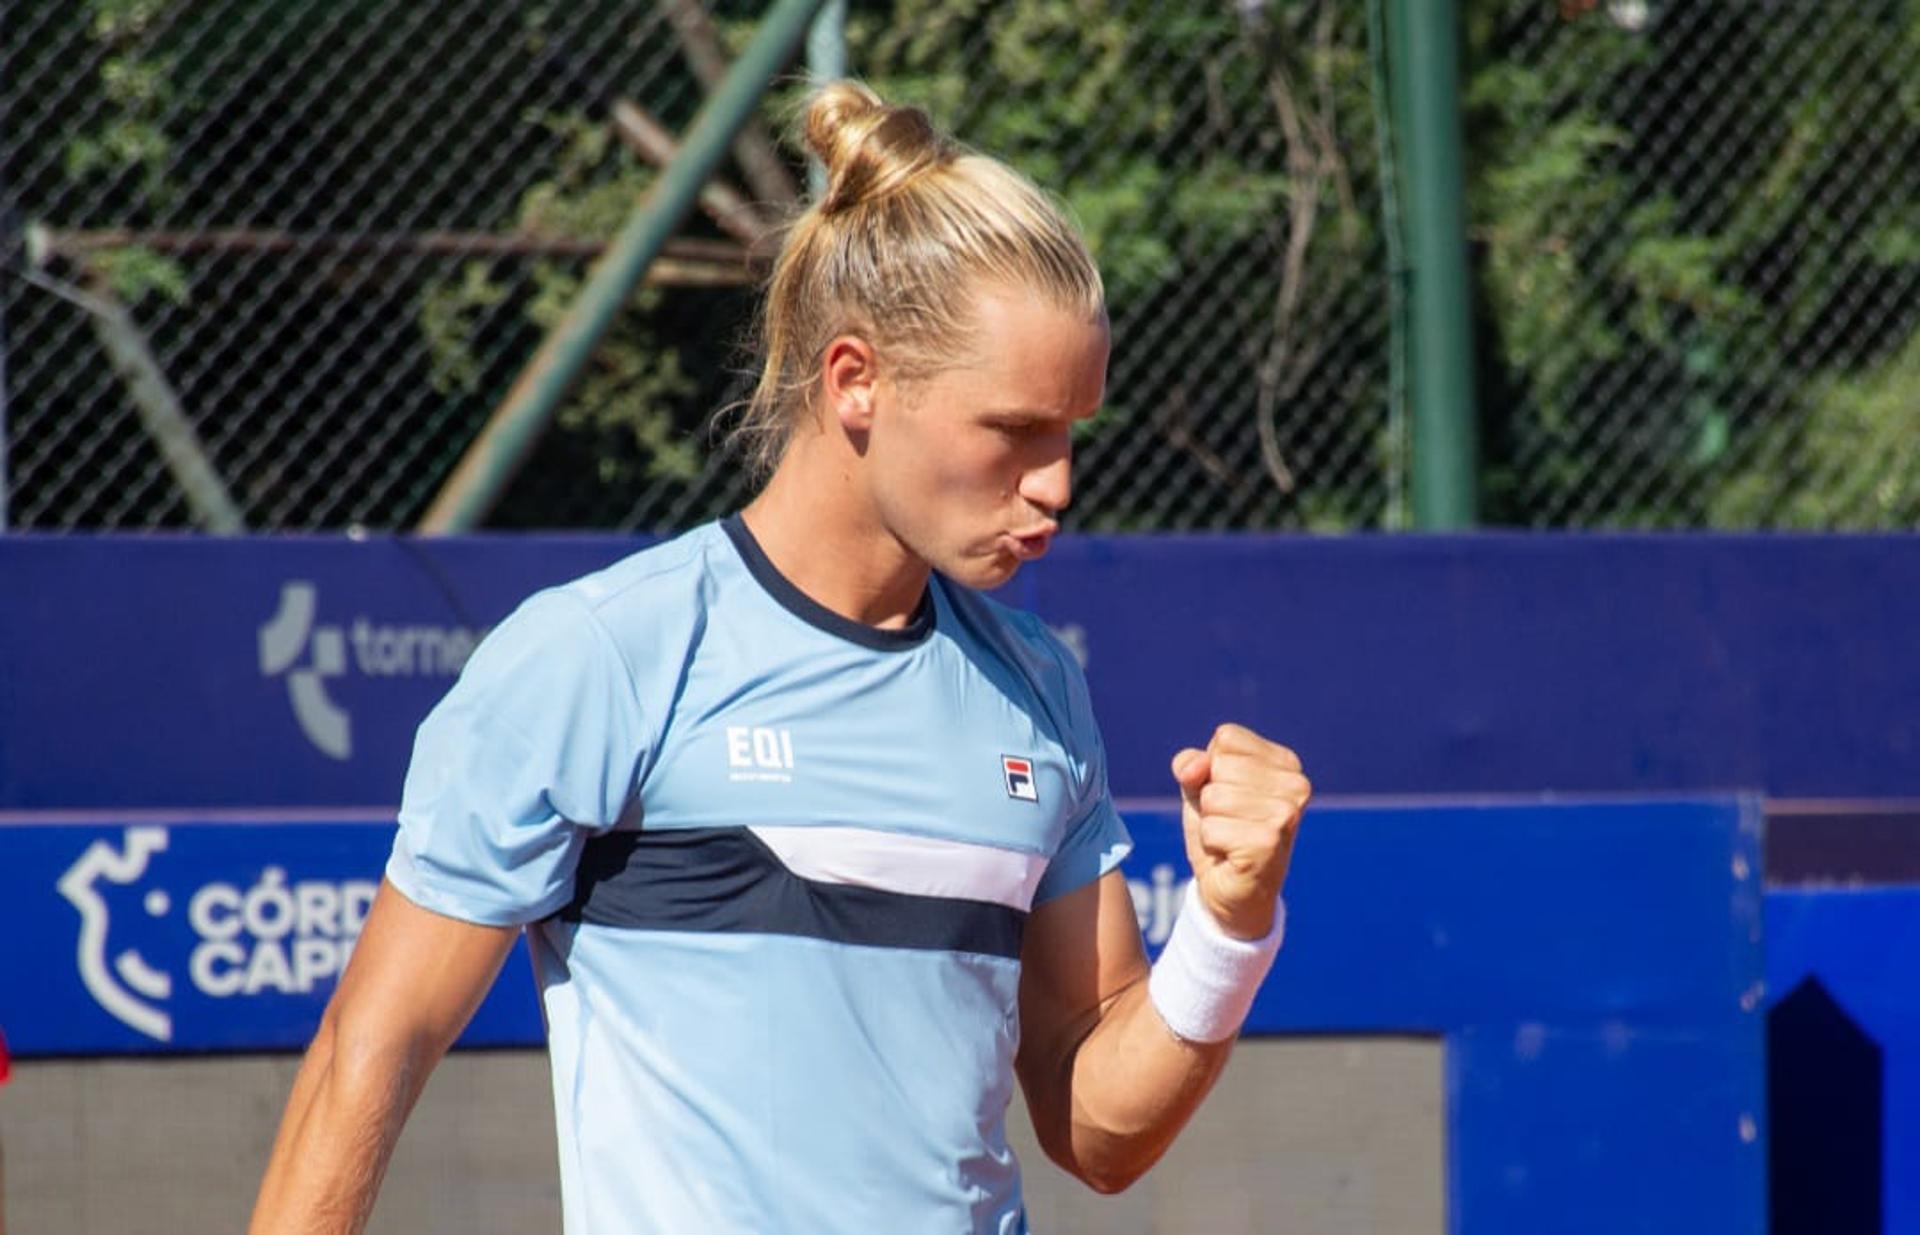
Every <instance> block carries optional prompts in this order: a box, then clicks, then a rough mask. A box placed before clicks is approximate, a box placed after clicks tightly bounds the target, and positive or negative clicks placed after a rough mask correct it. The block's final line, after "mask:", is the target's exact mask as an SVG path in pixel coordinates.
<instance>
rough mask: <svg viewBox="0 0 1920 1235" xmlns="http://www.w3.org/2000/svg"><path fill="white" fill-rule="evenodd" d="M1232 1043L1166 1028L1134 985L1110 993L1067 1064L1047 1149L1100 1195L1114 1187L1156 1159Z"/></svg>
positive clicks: (1207, 1086) (1144, 992) (1201, 1095)
mask: <svg viewBox="0 0 1920 1235" xmlns="http://www.w3.org/2000/svg"><path fill="white" fill-rule="evenodd" d="M1232 1049H1233V1041H1232V1039H1228V1040H1227V1041H1224V1042H1206V1043H1203V1042H1188V1041H1184V1040H1182V1039H1180V1038H1178V1037H1176V1036H1174V1034H1173V1033H1172V1032H1171V1031H1170V1030H1169V1029H1168V1028H1167V1025H1166V1022H1165V1021H1164V1020H1163V1019H1162V1018H1161V1016H1160V1013H1159V1011H1158V1010H1157V1009H1156V1008H1155V1007H1154V1006H1153V1003H1152V1001H1151V1000H1150V999H1149V998H1148V995H1147V984H1146V982H1144V981H1141V982H1137V983H1135V984H1134V985H1132V986H1130V987H1128V988H1127V989H1126V990H1124V991H1122V992H1121V993H1120V994H1119V995H1118V996H1116V997H1115V999H1114V1000H1113V1002H1112V1003H1111V1004H1110V1005H1109V1006H1108V1007H1107V1009H1106V1010H1105V1011H1104V1012H1103V1013H1102V1015H1101V1016H1100V1018H1099V1020H1098V1021H1097V1022H1095V1024H1094V1026H1093V1028H1092V1030H1090V1031H1089V1032H1088V1033H1087V1035H1086V1037H1085V1038H1084V1039H1082V1040H1081V1042H1080V1046H1079V1048H1078V1049H1077V1050H1075V1051H1074V1052H1073V1055H1072V1057H1071V1059H1070V1060H1069V1061H1068V1064H1067V1068H1066V1075H1065V1076H1064V1077H1062V1078H1060V1083H1061V1084H1062V1085H1063V1086H1064V1088H1065V1089H1066V1096H1065V1100H1064V1101H1062V1102H1058V1103H1054V1104H1051V1105H1052V1106H1053V1108H1054V1109H1055V1110H1061V1111H1064V1112H1066V1115H1067V1119H1066V1121H1065V1122H1066V1126H1065V1127H1064V1128H1060V1129H1057V1130H1056V1135H1055V1137H1054V1138H1053V1140H1054V1143H1053V1145H1052V1146H1050V1147H1049V1152H1050V1153H1052V1154H1053V1156H1054V1157H1055V1159H1056V1160H1058V1161H1059V1162H1060V1165H1061V1166H1062V1167H1063V1168H1065V1169H1066V1170H1068V1171H1071V1172H1072V1173H1073V1174H1074V1175H1076V1176H1077V1177H1079V1178H1080V1179H1082V1180H1084V1181H1085V1182H1086V1183H1087V1184H1088V1185H1089V1186H1090V1187H1092V1188H1094V1189H1095V1190H1096V1191H1100V1192H1118V1191H1120V1190H1121V1189H1122V1188H1125V1187H1126V1186H1127V1185H1129V1184H1131V1183H1132V1182H1133V1181H1134V1180H1136V1179H1138V1178H1139V1177H1140V1176H1141V1175H1142V1174H1144V1173H1145V1172H1146V1170H1147V1168H1149V1167H1151V1166H1152V1165H1153V1164H1154V1163H1155V1162H1157V1161H1159V1159H1160V1156H1161V1155H1162V1154H1164V1153H1165V1152H1166V1151H1167V1147H1168V1146H1170V1145H1171V1144H1172V1143H1173V1139H1174V1137H1175V1136H1176V1135H1178V1134H1179V1132H1180V1129H1181V1128H1183V1127H1185V1126H1186V1123H1187V1120H1188V1119H1189V1118H1191V1117H1192V1115H1193V1112H1194V1111H1195V1110H1196V1109H1198V1108H1199V1106H1200V1103H1201V1101H1202V1100H1203V1099H1204V1098H1205V1097H1206V1096H1207V1092H1208V1091H1209V1090H1211V1089H1212V1088H1213V1084H1214V1082H1215V1081H1216V1080H1218V1079H1219V1076H1220V1072H1221V1070H1222V1069H1223V1068H1224V1067H1225V1066H1226V1062H1227V1056H1228V1055H1229V1054H1230V1053H1231V1052H1232Z"/></svg>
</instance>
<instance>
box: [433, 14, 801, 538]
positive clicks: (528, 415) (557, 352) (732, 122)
mask: <svg viewBox="0 0 1920 1235" xmlns="http://www.w3.org/2000/svg"><path fill="white" fill-rule="evenodd" d="M820 4H821V0H779V3H777V4H775V5H774V7H773V11H772V12H770V13H768V14H767V16H766V18H765V19H764V20H763V21H762V22H761V23H760V28H759V29H758V30H757V31H755V32H754V36H753V41H752V42H751V43H749V44H748V45H747V48H746V50H745V51H743V52H742V53H740V58H739V59H737V60H735V61H734V62H733V67H732V68H730V69H729V70H728V71H727V76H726V79H725V80H724V81H722V82H721V83H720V88H719V89H718V90H716V91H715V92H714V93H713V95H712V97H710V98H709V99H708V100H707V102H706V105H705V106H704V107H702V108H701V109H700V114H699V115H698V116H697V117H695V118H694V122H693V127H692V128H691V129H689V130H688V131H687V136H686V140H685V142H684V143H682V145H681V147H680V155H679V157H678V158H676V159H674V160H673V162H672V163H670V164H668V165H667V167H666V168H665V169H664V170H663V171H662V172H661V173H660V178H659V179H658V180H656V181H654V184H653V188H652V189H651V190H650V191H649V192H648V193H647V196H646V198H645V199H644V200H642V201H641V203H640V205H639V207H638V208H637V209H636V210H635V211H634V213H633V215H632V216H631V217H630V218H629V219H628V220H627V222H626V224H625V225H624V226H623V227H622V228H621V229H620V234H619V235H618V236H617V237H615V239H614V242H613V244H612V246H611V247H609V248H608V250H607V252H606V253H605V254H604V255H603V256H602V257H601V259H600V260H599V262H598V263H596V264H595V266H594V268H593V271H592V273H591V274H589V275H588V277H587V283H586V286H585V287H583V288H581V289H580V293H579V295H578V296H577V297H576V298H575V299H574V302H573V304H572V305H571V306H569V307H568V309H567V313H566V316H565V317H563V318H561V320H560V322H559V324H558V325H556V326H555V327H554V328H553V330H552V331H551V332H550V333H549V334H548V335H547V337H546V339H545V340H544V341H543V342H542V343H541V344H540V350H539V351H537V352H535V353H534V356H533V359H532V360H531V361H529V362H528V363H527V367H526V368H525V369H524V370H522V372H521V374H520V376H519V378H517V379H516V380H515V381H514V384H513V389H512V390H510V391H508V392H507V398H506V401H505V402H503V403H502V404H501V405H500V406H499V407H498V408H497V409H495V411H494V413H493V415H492V417H490V418H489V419H488V421H487V425H486V428H484V429H482V430H481V431H480V436H479V437H478V438H476V439H475V440H474V443H473V445H472V446H470V447H468V448H467V453H466V454H465V455H463V456H461V459H460V463H459V465H458V466H457V467H455V468H454V471H453V475H452V476H451V477H449V478H448V480H447V483H446V485H445V487H443V488H442V489H441V490H440V493H439V494H438V496H436V497H435V498H434V499H433V504H432V505H431V506H430V507H429V508H428V509H427V513H426V516H425V517H424V518H423V519H421V521H420V530H421V531H423V532H435V533H439V532H463V531H466V530H468V529H470V528H473V527H475V526H476V525H478V524H479V522H480V520H481V519H483V518H485V517H486V514H487V512H488V511H489V510H490V509H492V507H493V504H494V502H495V501H496V500H497V499H498V498H499V496H500V494H501V492H503V491H504V490H505V489H506V487H507V483H508V482H509V481H510V480H512V478H513V475H514V473H515V472H517V471H518V470H519V468H520V465H521V464H522V463H524V462H525V461H526V459H527V456H528V455H529V454H531V453H532V452H533V446H534V443H535V442H537V441H538V440H539V438H540V434H541V433H542V432H543V431H544V430H545V429H546V426H547V422H548V421H549V420H550V419H552V417H553V413H554V410H555V409H556V408H558V407H559V406H560V401H561V400H562V399H563V398H564V397H565V396H566V393H567V389H568V387H570V386H571V385H572V384H573V380H574V378H575V377H577V376H578V375H579V373H580V370H581V368H583V367H584V366H585V364H586V362H587V358H588V357H589V356H591V355H592V354H593V349H594V347H595V346H596V345H597V344H598V343H599V342H600V338H601V336H602V335H604V334H605V333H606V332H607V328H608V327H609V326H610V325H612V323H613V319H614V317H615V316H616V315H617V314H618V313H619V311H620V307H621V305H623V304H624V303H625V302H626V300H627V297H628V296H630V295H632V294H633V289H634V288H635V287H636V286H638V285H639V283H640V280H641V279H643V278H644V277H646V273H647V267H648V266H650V265H652V264H653V259H654V258H655V257H657V256H659V253H660V250H661V249H662V248H663V247H664V246H665V245H666V243H667V241H668V239H669V238H671V237H672V236H673V234H674V232H676V231H678V230H679V228H680V225H681V223H682V222H684V221H685V219H686V217H687V212H688V211H690V210H692V209H693V204H694V201H695V200H696V199H697V198H698V197H699V195H700V188H701V186H702V185H704V184H705V183H706V182H707V180H708V178H709V177H711V176H712V175H713V173H714V170H715V168H717V167H718V166H719V164H720V160H721V159H722V158H724V157H725V155H726V152H727V147H728V146H729V145H731V144H732V142H733V139H734V137H735V135H737V134H738V133H739V132H740V129H741V128H742V127H743V126H744V125H745V124H746V122H747V120H748V119H749V118H750V117H751V116H752V115H753V112H754V109H755V108H756V107H758V106H759V103H760V99H761V98H762V96H764V95H765V94H766V92H767V88H768V87H769V86H770V85H771V84H772V83H773V79H774V77H775V75H777V74H778V73H779V72H780V71H781V70H782V69H783V68H785V67H786V65H787V64H788V62H790V61H791V60H792V59H793V56H794V54H795V52H797V51H798V50H799V47H800V41H801V39H802V38H804V37H805V36H806V33H807V25H808V23H809V22H811V21H812V20H813V15H814V11H815V10H817V9H818V8H819V7H820Z"/></svg>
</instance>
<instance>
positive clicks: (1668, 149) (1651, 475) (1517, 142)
mask: <svg viewBox="0 0 1920 1235" xmlns="http://www.w3.org/2000/svg"><path fill="white" fill-rule="evenodd" d="M1467 7H1468V11H1469V13H1470V21H1471V24H1472V29H1471V30H1470V32H1469V33H1470V36H1471V37H1472V39H1473V42H1474V45H1475V53H1476V54H1475V71H1474V72H1473V74H1472V76H1471V79H1470V81H1471V85H1470V87H1469V97H1468V99H1467V100H1466V101H1467V105H1468V134H1469V146H1468V151H1467V153H1468V160H1469V179H1470V185H1469V195H1470V199H1471V207H1472V212H1473V219H1474V222H1473V235H1472V240H1473V242H1474V244H1475V247H1476V250H1477V255H1478V259H1479V260H1478V263H1477V270H1478V273H1479V285H1478V291H1479V294H1480V296H1481V307H1482V312H1481V315H1480V317H1481V321H1480V327H1481V330H1482V332H1483V335H1484V338H1483V340H1482V350H1483V352H1484V353H1485V354H1487V355H1489V356H1492V357H1497V360H1496V361H1495V362H1494V363H1491V364H1489V365H1488V366H1487V369H1486V371H1485V372H1484V374H1483V378H1484V380H1483V386H1482V389H1481V391H1480V400H1481V403H1482V406H1483V407H1485V408H1486V409H1488V411H1487V416H1486V419H1487V422H1488V425H1489V428H1490V429H1491V434H1490V436H1491V439H1492V440H1490V441H1489V442H1488V447H1489V449H1488V451H1487V454H1488V456H1489V459H1490V465H1489V468H1488V470H1487V473H1486V485H1487V492H1486V495H1485V497H1486V510H1487V514H1488V515H1489V516H1490V517H1491V518H1493V519H1495V520H1498V521H1503V522H1511V523H1520V524H1535V525H1542V526H1568V525H1572V526H1586V525H1608V526H1628V527H1702V526H1710V527H1805V528H1865V527H1909V528H1910V527H1914V526H1916V525H1920V4H1916V3H1913V2H1911V0H1850V2H1849V3H1846V4H1828V3H1820V2H1819V0H1689V2H1687V3H1680V2H1678V0H1557V2H1555V3H1537V2H1526V0H1502V2H1501V3H1498V4H1488V5H1480V6H1472V5H1469V6H1467Z"/></svg>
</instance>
